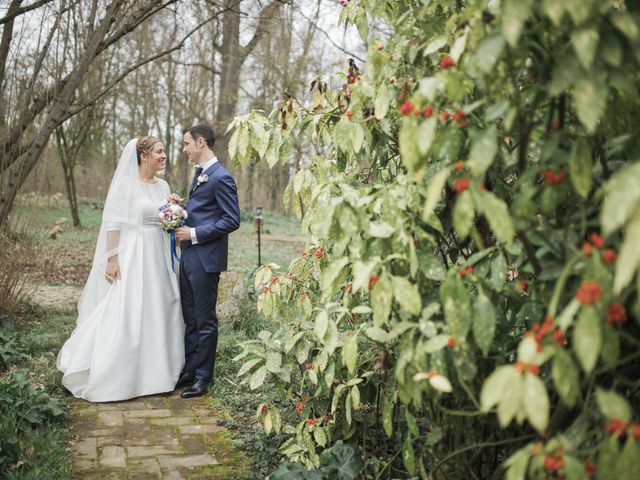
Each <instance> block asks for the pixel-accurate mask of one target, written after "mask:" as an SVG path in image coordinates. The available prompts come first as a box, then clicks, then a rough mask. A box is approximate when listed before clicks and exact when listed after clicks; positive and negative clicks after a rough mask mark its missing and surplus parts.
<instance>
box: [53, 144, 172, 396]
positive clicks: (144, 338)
mask: <svg viewBox="0 0 640 480" xmlns="http://www.w3.org/2000/svg"><path fill="white" fill-rule="evenodd" d="M166 158H167V156H166V154H165V151H164V146H163V144H162V141H161V140H160V139H159V138H156V137H142V138H140V139H133V140H131V141H129V143H127V145H126V146H125V148H124V151H123V152H122V156H121V157H120V161H119V162H118V166H117V168H116V172H115V174H114V176H113V179H112V181H111V186H110V187H109V193H108V194H107V199H106V201H105V205H104V211H103V214H102V225H101V227H100V233H99V234H98V241H97V245H96V251H95V255H94V258H93V265H92V266H91V273H90V274H89V278H88V279H87V283H86V285H85V287H84V290H83V292H82V295H81V297H80V300H79V302H78V320H77V323H76V328H75V330H74V331H73V333H72V334H71V336H70V338H69V339H68V340H67V341H66V342H65V344H64V346H63V347H62V349H61V350H60V353H59V354H58V360H57V366H58V369H59V370H60V371H62V373H63V374H64V375H63V377H62V384H63V385H64V386H65V387H66V388H67V389H68V390H69V391H70V392H71V393H73V395H74V396H76V397H78V398H84V399H85V400H89V401H91V402H107V401H117V400H125V399H129V398H133V397H139V396H142V395H150V394H154V393H162V392H169V391H173V389H174V386H175V384H176V381H177V380H178V376H179V375H180V371H181V369H182V366H183V364H184V340H183V339H184V335H183V332H184V323H183V319H182V313H181V310H180V296H179V289H178V282H177V277H176V276H175V274H174V273H173V272H172V269H171V258H170V252H169V246H168V241H167V238H166V236H165V234H164V233H163V231H162V230H161V229H160V227H159V226H158V224H157V216H156V215H157V213H158V208H159V207H160V206H161V205H163V204H165V203H166V201H167V198H168V196H169V194H170V190H169V185H168V184H167V182H165V181H164V180H162V179H159V178H157V177H156V176H155V173H156V172H158V171H159V170H162V169H163V168H164V162H165V160H166Z"/></svg>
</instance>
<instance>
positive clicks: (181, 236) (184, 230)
mask: <svg viewBox="0 0 640 480" xmlns="http://www.w3.org/2000/svg"><path fill="white" fill-rule="evenodd" d="M175 235H176V238H177V239H178V240H180V241H181V242H186V241H191V229H190V228H189V227H180V228H176V233H175Z"/></svg>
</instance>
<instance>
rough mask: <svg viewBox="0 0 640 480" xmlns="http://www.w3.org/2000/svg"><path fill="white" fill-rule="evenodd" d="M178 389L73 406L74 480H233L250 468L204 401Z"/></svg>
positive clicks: (74, 403) (216, 412) (218, 415)
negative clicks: (185, 396) (114, 400)
mask: <svg viewBox="0 0 640 480" xmlns="http://www.w3.org/2000/svg"><path fill="white" fill-rule="evenodd" d="M179 393H180V391H175V392H173V393H171V394H166V395H155V396H149V397H144V398H137V399H134V400H130V401H126V402H113V403H99V404H92V403H89V402H84V401H81V400H74V401H73V405H72V416H73V430H74V434H75V436H76V437H77V439H78V440H77V441H76V442H74V445H73V450H74V466H73V469H74V478H84V479H89V478H92V479H136V480H137V479H146V478H163V479H205V478H206V479H220V480H222V479H225V480H227V479H234V478H244V477H245V476H246V474H247V473H248V471H249V464H248V461H247V459H246V457H245V456H244V455H243V454H242V453H241V452H235V451H234V447H233V445H232V439H231V434H230V433H229V432H228V431H227V430H225V428H224V427H222V426H220V425H218V419H219V418H220V412H218V411H216V409H215V408H211V407H207V397H199V398H194V399H189V400H185V399H182V398H180V395H179Z"/></svg>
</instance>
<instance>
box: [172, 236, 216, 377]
mask: <svg viewBox="0 0 640 480" xmlns="http://www.w3.org/2000/svg"><path fill="white" fill-rule="evenodd" d="M180 260H181V262H180V296H181V303H182V316H183V317H184V323H185V326H186V329H185V335H184V351H185V365H184V372H185V373H190V374H192V375H193V376H194V377H195V378H196V380H205V381H211V380H212V379H213V369H214V367H215V362H216V347H217V346H218V317H217V316H216V301H217V299H218V282H219V281H220V273H207V272H205V271H204V268H203V266H202V263H201V262H200V259H199V258H198V254H197V252H196V251H195V248H185V249H183V250H182V258H181V259H180Z"/></svg>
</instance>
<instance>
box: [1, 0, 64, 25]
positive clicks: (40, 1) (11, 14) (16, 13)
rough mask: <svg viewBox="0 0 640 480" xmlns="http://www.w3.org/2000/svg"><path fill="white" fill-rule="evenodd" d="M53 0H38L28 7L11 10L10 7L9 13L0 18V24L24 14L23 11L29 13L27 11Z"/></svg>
mask: <svg viewBox="0 0 640 480" xmlns="http://www.w3.org/2000/svg"><path fill="white" fill-rule="evenodd" d="M52 1H53V0H38V1H37V2H35V3H32V4H31V5H27V6H26V7H20V8H18V9H17V10H13V11H11V8H9V13H7V15H5V16H4V17H2V18H0V25H3V24H5V23H7V22H9V21H11V20H13V19H14V18H16V17H18V16H20V15H22V14H23V13H27V12H30V11H31V10H35V9H36V8H39V7H41V6H43V5H46V4H47V3H50V2H52ZM20 3H22V2H20Z"/></svg>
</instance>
